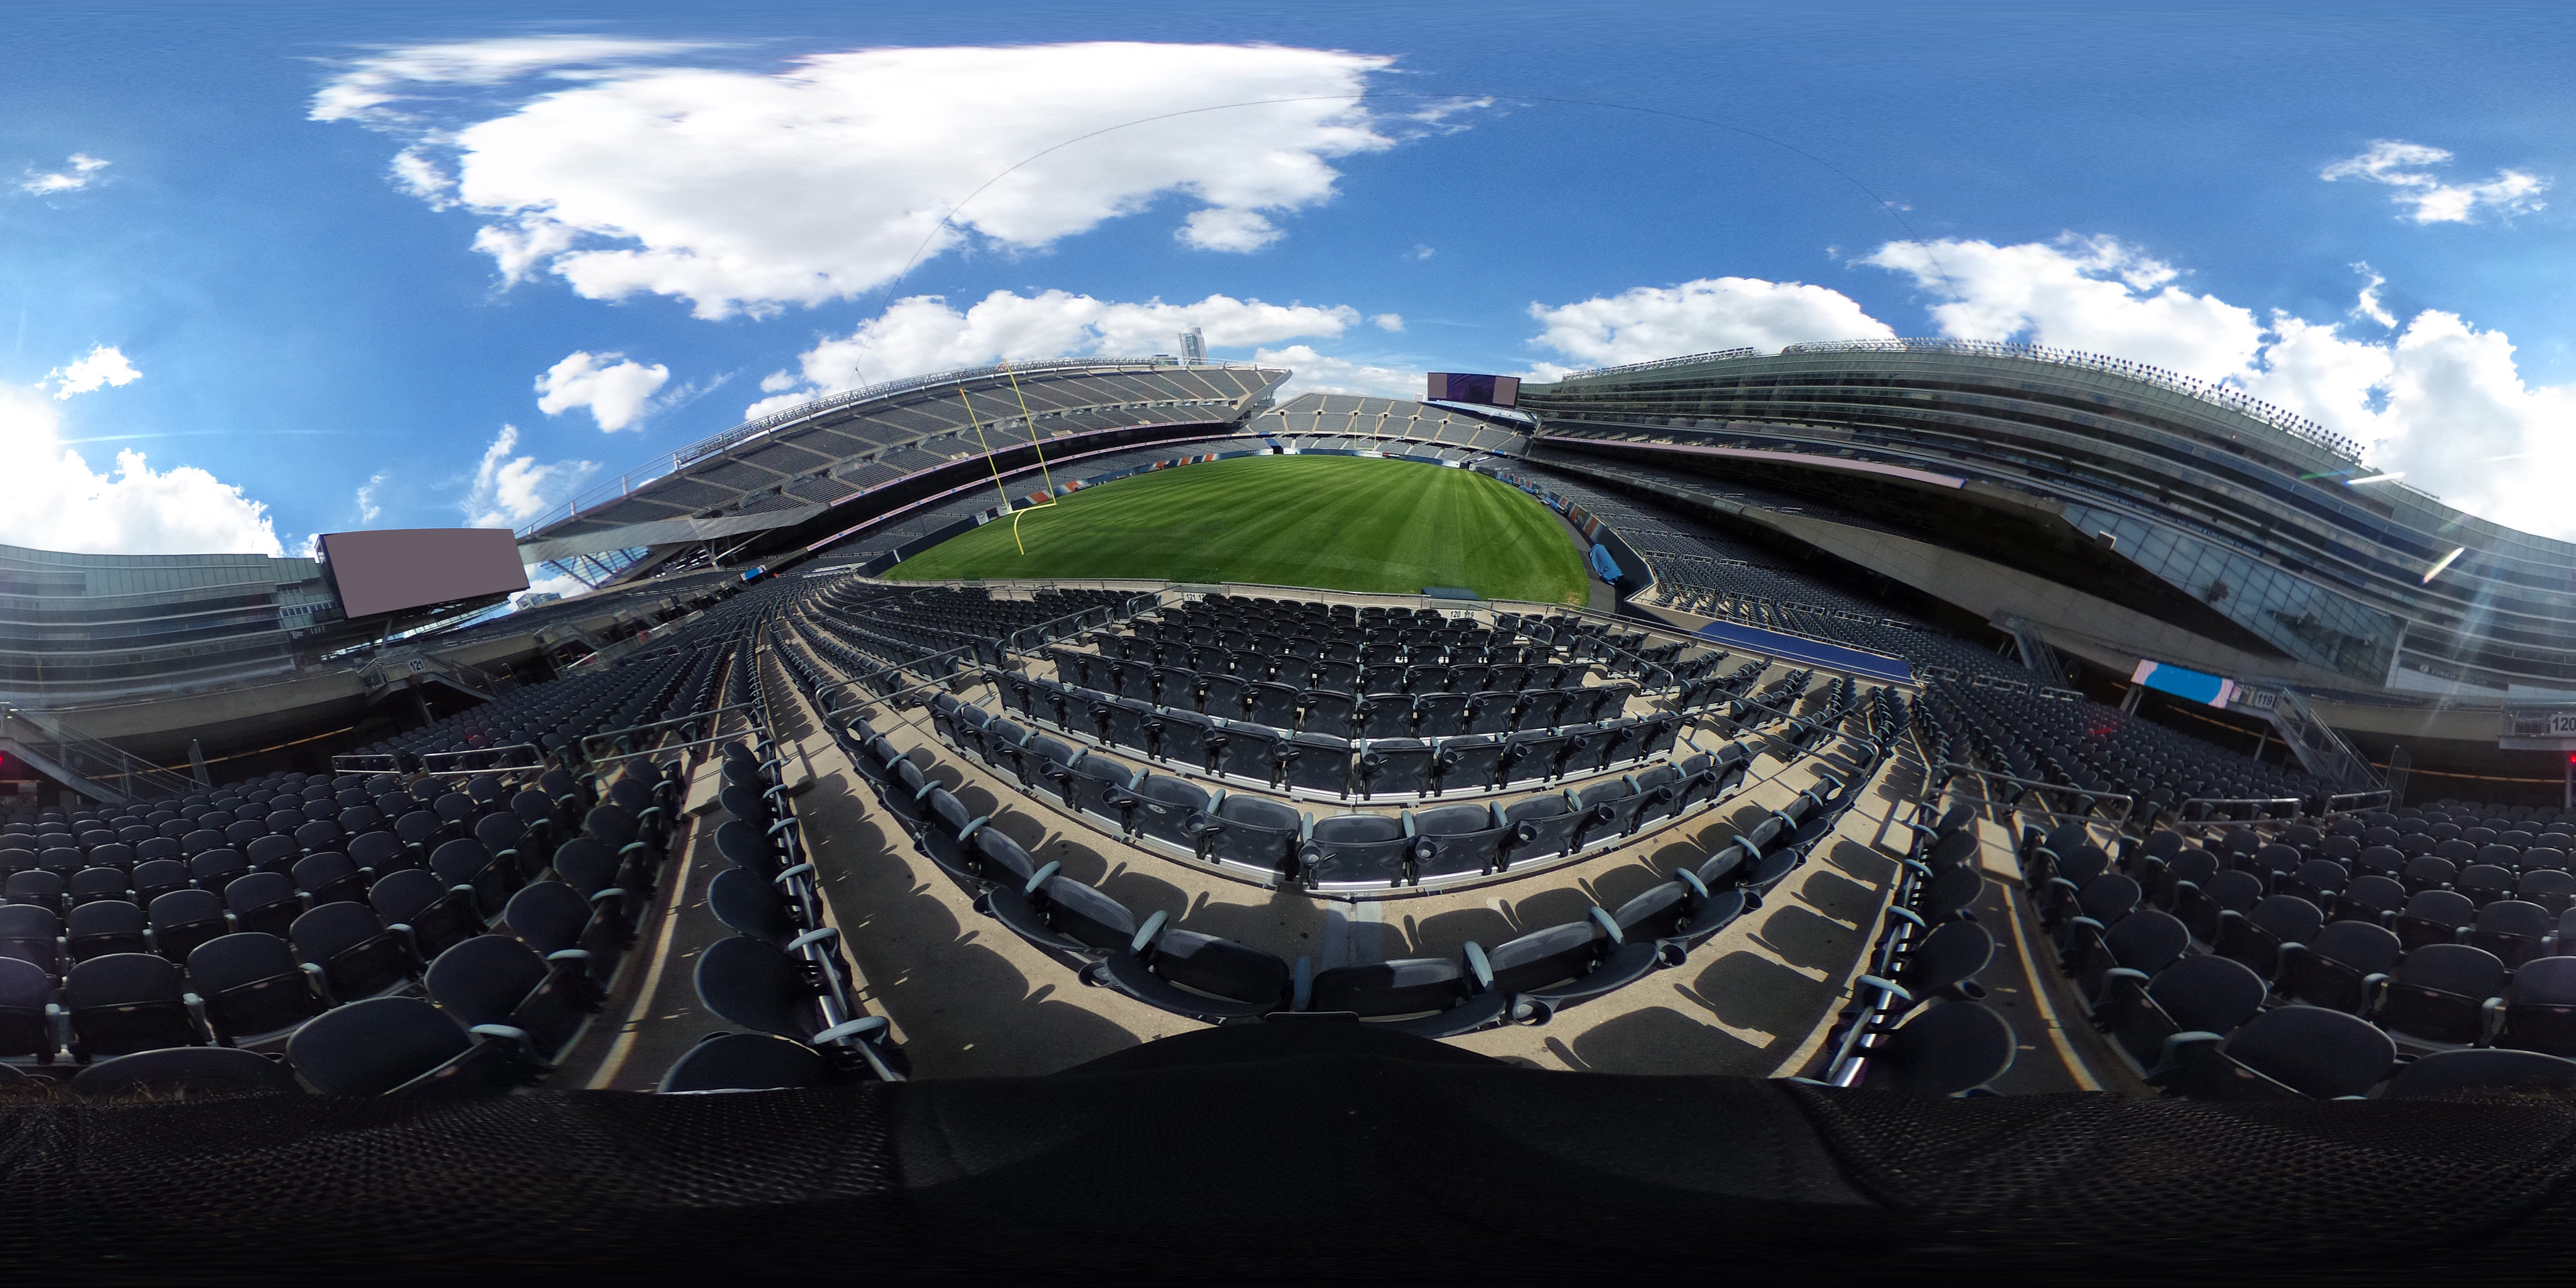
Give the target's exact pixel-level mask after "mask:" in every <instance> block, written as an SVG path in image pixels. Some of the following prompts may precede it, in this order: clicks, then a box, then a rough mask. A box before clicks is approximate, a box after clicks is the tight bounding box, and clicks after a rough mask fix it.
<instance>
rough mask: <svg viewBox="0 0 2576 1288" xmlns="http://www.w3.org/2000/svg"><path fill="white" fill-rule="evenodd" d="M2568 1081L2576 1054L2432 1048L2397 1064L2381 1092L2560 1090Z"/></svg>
mask: <svg viewBox="0 0 2576 1288" xmlns="http://www.w3.org/2000/svg"><path fill="white" fill-rule="evenodd" d="M2571 1087H2576V1060H2569V1059H2565V1058H2562V1057H2560V1056H2555V1055H2543V1054H2541V1053H2540V1052H2537V1051H2436V1052H2434V1053H2433V1054H2431V1055H2428V1056H2425V1057H2423V1058H2421V1059H2418V1060H2416V1061H2414V1062H2413V1063H2410V1064H2408V1065H2407V1066H2406V1067H2405V1068H2403V1069H2401V1070H2399V1071H2398V1073H2397V1076H2396V1077H2395V1078H2393V1079H2390V1080H2389V1083H2388V1086H2387V1088H2386V1089H2385V1090H2383V1091H2381V1092H2380V1093H2379V1096H2380V1099H2382V1100H2422V1099H2427V1098H2429V1097H2434V1096H2452V1095H2460V1094H2463V1093H2468V1094H2476V1093H2487V1094H2493V1093H2497V1092H2527V1091H2554V1092H2564V1091H2566V1090H2567V1089H2569V1088H2571Z"/></svg>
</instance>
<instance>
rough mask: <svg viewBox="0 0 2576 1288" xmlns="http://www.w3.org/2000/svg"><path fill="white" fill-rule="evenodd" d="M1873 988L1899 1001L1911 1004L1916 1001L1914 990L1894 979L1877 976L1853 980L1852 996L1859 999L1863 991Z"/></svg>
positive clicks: (1865, 976)
mask: <svg viewBox="0 0 2576 1288" xmlns="http://www.w3.org/2000/svg"><path fill="white" fill-rule="evenodd" d="M1872 988H1874V989H1877V990H1878V991H1880V992H1881V993H1884V994H1887V995H1888V996H1890V997H1894V998H1896V999H1898V1000H1899V1001H1905V1002H1911V1001H1913V1000H1914V992H1913V990H1912V989H1909V988H1907V987H1905V986H1904V985H1902V984H1899V983H1897V982H1896V981H1894V980H1892V979H1881V978H1879V977H1878V976H1876V975H1863V976H1861V977H1860V978H1858V979H1855V980H1853V981H1852V996H1853V997H1855V998H1857V997H1859V996H1860V994H1861V990H1862V989H1872Z"/></svg>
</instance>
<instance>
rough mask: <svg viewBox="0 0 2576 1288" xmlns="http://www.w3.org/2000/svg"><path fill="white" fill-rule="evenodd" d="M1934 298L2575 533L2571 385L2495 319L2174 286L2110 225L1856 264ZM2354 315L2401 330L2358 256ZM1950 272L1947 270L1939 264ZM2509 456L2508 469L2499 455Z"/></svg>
mask: <svg viewBox="0 0 2576 1288" xmlns="http://www.w3.org/2000/svg"><path fill="white" fill-rule="evenodd" d="M1859 262H1861V263H1867V264H1876V265H1878V266H1880V267H1884V268H1891V269H1895V270H1897V271H1900V272H1904V273H1907V274H1909V275H1911V276H1912V277H1913V278H1914V280H1915V283H1916V285H1918V286H1920V287H1922V288H1924V289H1925V290H1926V291H1927V292H1929V293H1931V294H1932V295H1934V296H1935V297H1936V298H1938V299H1940V300H1941V301H1942V302H1941V303H1939V304H1937V305H1935V306H1934V307H1933V309H1932V315H1933V318H1934V321H1935V323H1936V325H1938V326H1939V328H1940V330H1941V332H1942V334H1944V335H1949V336H1954V337H1958V338H1963V339H1983V340H2012V339H2028V340H2034V341H2037V342H2039V343H2043V344H2052V345H2060V346H2064V347H2068V348H2074V349H2082V350H2087V351H2090V352H2094V353H2103V354H2109V355H2112V356H2115V357H2122V358H2129V359H2133V360H2137V361H2141V362H2146V363H2150V364H2153V365H2157V366H2162V367H2166V368H2169V369H2173V370H2179V371H2182V372H2186V373H2188V374H2190V375H2194V376H2197V377H2199V378H2201V379H2203V380H2209V381H2214V382H2215V381H2224V382H2226V383H2227V384H2230V385H2233V386H2236V387H2238V388H2241V389H2243V390H2245V391H2246V392H2248V393H2250V394H2252V395H2253V396H2255V397H2257V398H2260V399H2262V400H2264V401H2266V402H2269V403H2272V404H2273V405H2275V406H2278V407H2282V408H2285V409H2288V410H2290V411H2293V412H2297V413H2298V414H2300V415H2303V416H2306V417H2308V418H2309V419H2311V420H2314V421H2316V422H2317V423H2319V424H2321V425H2323V426H2325V427H2326V428H2327V429H2329V430H2332V431H2334V432H2336V433H2339V434H2342V435H2344V436H2345V437H2347V438H2350V439H2352V440H2353V441H2355V442H2357V443H2361V444H2363V445H2364V449H2365V450H2364V456H2365V459H2366V460H2367V461H2368V462H2369V463H2370V464H2371V465H2372V466H2373V467H2375V468H2378V469H2382V470H2390V471H2396V472H2400V473H2403V474H2404V475H2405V476H2406V481H2407V483H2408V484H2409V485H2410V486H2414V487H2419V488H2422V489H2423V490H2424V491H2426V492H2430V493H2432V494H2434V495H2436V496H2439V497H2441V498H2442V499H2443V500H2444V501H2446V502H2448V503H2449V504H2451V505H2454V506H2458V507H2459V508H2461V509H2464V510H2467V511H2469V512H2470V513H2472V514H2476V515H2478V516H2480V517H2482V518H2486V519H2490V520H2493V521H2495V522H2497V523H2502V524H2505V525H2508V526H2510V527H2515V528H2520V529H2522V530H2523V531H2526V532H2536V533H2540V534H2543V535H2546V536H2553V537H2560V538H2566V539H2576V510H2571V509H2570V507H2568V506H2567V504H2566V500H2565V496H2564V492H2565V482H2566V480H2567V479H2570V478H2576V386H2534V385H2532V384H2530V383H2529V382H2528V381H2526V380H2525V379H2524V377H2523V375H2522V372H2521V370H2520V368H2519V367H2518V365H2517V364H2516V363H2515V361H2514V357H2513V352H2514V350H2513V344H2512V342H2511V340H2509V339H2508V338H2507V337H2506V336H2505V335H2504V334H2503V333H2502V332H2499V331H2481V330H2479V329H2477V328H2476V327H2475V326H2473V325H2471V324H2470V323H2468V322H2467V321H2465V320H2463V319H2462V318H2461V317H2460V316H2459V315H2458V314H2455V313H2448V312H2442V311H2439V310H2433V309H2427V310H2424V311H2422V312H2419V313H2417V314H2415V316H2414V317H2413V318H2411V319H2408V320H2406V321H2405V322H2404V323H2403V328H2402V329H2400V330H2398V331H2397V334H2396V335H2394V336H2392V337H2390V338H2388V339H2386V340H2366V339H2355V338H2352V337H2349V336H2346V335H2345V334H2343V332H2342V330H2341V324H2340V323H2336V322H2311V321H2308V320H2306V319H2304V318H2299V317H2295V316H2292V315H2290V314H2287V313H2274V314H2273V315H2272V317H2271V319H2270V320H2269V322H2268V323H2266V322H2261V321H2257V320H2256V318H2255V316H2254V314H2253V313H2252V312H2251V311H2249V310H2246V309H2243V308H2239V307H2237V306H2235V305H2232V304H2229V303H2227V302H2226V301H2224V300H2221V299H2219V298H2218V297H2216V296H2215V295H2193V294H2190V293H2189V292H2186V291H2183V290H2181V289H2180V288H2179V287H2176V286H2174V285H2172V281H2173V279H2174V278H2175V277H2176V276H2178V274H2177V273H2176V272H2175V270H2174V269H2173V268H2172V266H2170V265H2168V264H2166V263H2164V262H2162V261H2160V260H2156V259H2153V258H2150V257H2148V256H2146V255H2143V254H2141V253H2138V252H2136V251H2134V250H2131V249H2129V248H2126V247H2123V246H2120V245H2119V244H2118V243H2116V242H2112V241H2110V240H2108V239H2105V238H2079V237H2073V236H2068V237H2062V238H2060V239H2058V241H2057V242H2055V243H2054V244H2040V243H2028V244H2024V245H2019V246H2002V247H1998V246H1990V245H1987V244H1986V243H1983V242H1956V241H1950V242H1938V243H1933V244H1930V245H1925V244H1922V243H1911V242H1897V243H1891V244H1889V245H1887V246H1883V247H1880V248H1879V250H1878V251H1877V252H1876V253H1875V254H1873V255H1871V256H1870V257H1868V258H1867V259H1864V260H1861V261H1859ZM2354 267H2355V269H2356V270H2357V271H2360V272H2362V273H2364V274H2366V275H2367V278H2368V282H2367V285H2365V286H2364V287H2363V289H2362V291H2361V295H2360V302H2359V304H2357V305H2356V307H2355V308H2354V309H2353V310H2352V314H2353V315H2354V316H2356V317H2360V318H2365V319H2368V320H2369V321H2370V322H2372V323H2374V324H2376V325H2380V326H2386V327H2391V328H2392V329H2393V328H2396V327H2397V326H2398V323H2399V319H2398V318H2397V317H2396V315H2395V314H2394V313H2392V312H2391V311H2390V310H2389V309H2388V308H2387V306H2386V305H2385V304H2383V303H2381V302H2380V299H2379V295H2378V291H2379V288H2380V287H2381V286H2383V285H2385V282H2384V281H2383V279H2382V278H2381V277H2380V275H2379V274H2377V273H2375V272H2371V271H2370V270H2369V268H2368V267H2367V266H2366V265H2355V266H2354ZM1945 273H1946V275H1945ZM2503 461H2511V462H2512V464H2511V465H2509V466H2505V465H2500V464H2499V463H2500V462H2503Z"/></svg>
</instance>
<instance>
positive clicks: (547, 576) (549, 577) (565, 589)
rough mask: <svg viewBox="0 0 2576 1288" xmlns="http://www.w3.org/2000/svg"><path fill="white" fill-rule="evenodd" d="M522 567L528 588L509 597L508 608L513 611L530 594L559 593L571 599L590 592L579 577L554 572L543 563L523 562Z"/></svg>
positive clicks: (522, 603)
mask: <svg viewBox="0 0 2576 1288" xmlns="http://www.w3.org/2000/svg"><path fill="white" fill-rule="evenodd" d="M522 567H523V568H524V569H525V570H526V571H527V574H528V588H527V589H526V590H523V591H521V592H519V593H518V594H517V595H515V596H513V597H512V598H511V600H510V609H511V611H513V612H516V611H518V610H519V609H520V608H523V607H525V606H526V605H527V602H528V596H530V595H543V594H547V593H550V592H551V593H553V594H557V595H561V596H563V597H564V598H566V599H572V598H575V597H577V596H581V595H587V594H589V593H590V586H589V584H588V583H586V582H584V581H582V579H580V578H579V577H574V576H571V575H569V574H566V573H560V572H556V571H554V570H552V569H550V568H548V567H546V566H545V565H544V564H524V565H522Z"/></svg>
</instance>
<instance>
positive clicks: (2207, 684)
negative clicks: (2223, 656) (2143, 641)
mask: <svg viewBox="0 0 2576 1288" xmlns="http://www.w3.org/2000/svg"><path fill="white" fill-rule="evenodd" d="M2129 678H2130V679H2131V680H2132V681H2134V682H2136V683H2139V684H2143V685H2145V686H2147V687H2148V688H2150V689H2154V690H2156V691H2157V692H2160V693H2170V694H2172V695H2174V696H2175V697H2177V698H2189V699H2191V700H2192V701H2194V702H2200V703H2206V704H2208V705H2210V706H2213V707H2217V708H2219V709H2220V710H2222V711H2223V710H2225V709H2226V708H2227V704H2228V702H2229V701H2230V700H2231V699H2233V698H2234V697H2235V696H2236V695H2237V688H2236V682H2235V681H2234V680H2230V679H2227V678H2225V677H2223V676H2216V675H2211V674H2210V673H2208V672H2206V671H2194V670H2190V669H2189V668H2186V667H2179V666H2175V665H2174V664H2173V663H2171V662H2155V661H2147V660H2143V659H2142V660H2140V661H2139V663H2138V669H2137V670H2136V671H2133V672H2131V673H2130V675H2129Z"/></svg>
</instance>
